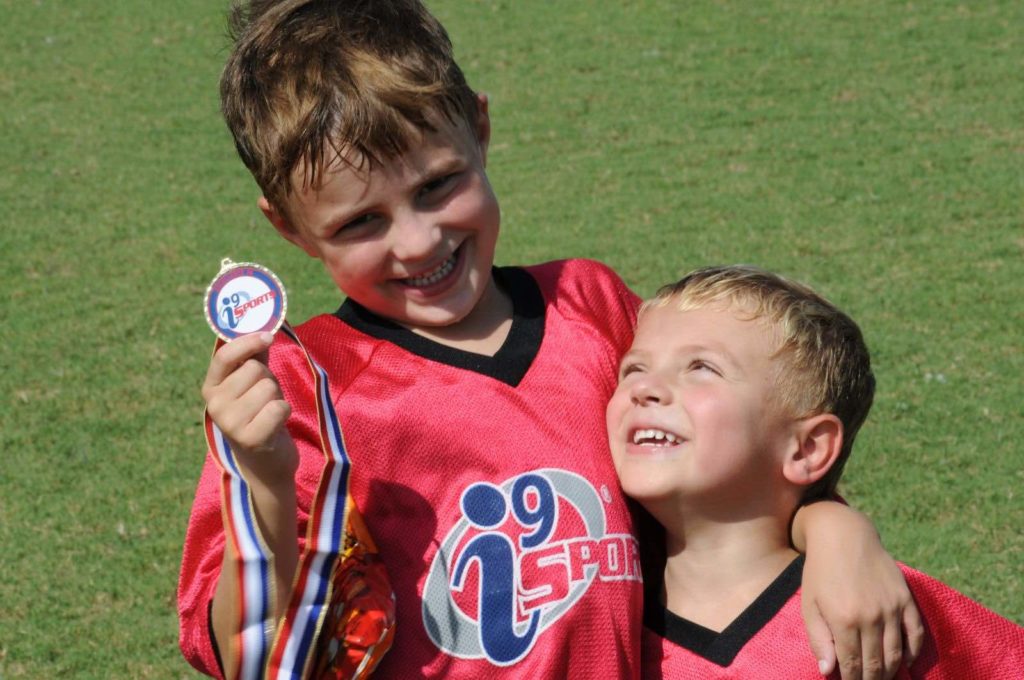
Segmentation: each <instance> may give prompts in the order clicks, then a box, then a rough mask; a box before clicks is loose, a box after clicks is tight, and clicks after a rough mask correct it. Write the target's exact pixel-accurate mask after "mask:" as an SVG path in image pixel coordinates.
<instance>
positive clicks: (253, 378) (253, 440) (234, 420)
mask: <svg viewBox="0 0 1024 680" xmlns="http://www.w3.org/2000/svg"><path fill="white" fill-rule="evenodd" d="M273 339H274V337H273V335H272V334H270V333H256V334H252V335H244V336H242V337H240V338H236V339H235V340H232V341H231V342H229V343H227V344H225V345H224V346H222V347H221V348H220V349H218V350H217V352H216V353H214V355H213V358H212V359H211V360H210V367H209V368H208V369H207V371H206V379H205V380H204V381H203V387H202V394H203V399H205V400H206V410H207V412H208V413H209V414H210V418H212V419H213V422H214V423H216V424H217V427H219V428H220V430H221V432H223V433H224V436H225V437H227V439H228V441H229V442H230V443H231V447H232V450H233V451H234V452H235V455H236V457H237V459H238V462H239V464H240V465H241V466H242V467H243V472H248V473H249V474H246V475H245V477H246V479H247V480H248V481H250V482H253V481H259V482H262V483H263V484H266V485H271V486H272V485H274V483H275V482H280V481H284V480H285V479H287V480H292V479H293V476H294V474H295V467H296V465H297V462H298V456H297V454H296V450H295V443H294V442H293V441H292V439H291V437H290V436H289V435H288V430H287V429H286V428H285V423H286V422H287V420H288V416H289V415H290V414H291V406H290V405H289V404H288V402H287V401H285V399H284V395H283V394H282V393H281V387H280V385H278V382H277V379H276V378H275V377H274V374H273V373H271V372H270V369H269V368H268V367H267V353H268V350H269V348H270V345H271V343H272V342H273Z"/></svg>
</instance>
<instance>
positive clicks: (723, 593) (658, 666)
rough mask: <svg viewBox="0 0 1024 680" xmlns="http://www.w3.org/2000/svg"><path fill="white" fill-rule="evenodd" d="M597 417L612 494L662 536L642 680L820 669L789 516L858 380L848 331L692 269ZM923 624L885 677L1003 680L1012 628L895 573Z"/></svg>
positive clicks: (757, 283)
mask: <svg viewBox="0 0 1024 680" xmlns="http://www.w3.org/2000/svg"><path fill="white" fill-rule="evenodd" d="M619 375H620V379H619V385H618V388H617V389H616V391H615V394H614V395H613V396H612V398H611V400H610V402H609V404H608V409H607V420H608V435H609V441H610V445H611V449H612V456H613V458H614V459H615V465H616V468H617V470H618V473H619V478H620V480H621V481H622V486H623V489H624V490H625V492H626V494H627V495H629V496H631V497H632V498H634V499H636V500H638V501H639V502H640V503H641V504H642V505H643V506H644V507H645V508H646V509H647V510H648V511H649V512H651V513H652V515H654V517H655V518H657V520H658V521H659V522H660V523H661V525H662V526H663V527H664V528H665V539H666V545H665V549H666V554H667V555H668V557H667V559H666V562H665V565H664V571H663V574H662V575H661V577H660V578H659V577H657V576H655V577H652V578H651V579H650V581H651V582H649V583H648V584H647V585H648V588H647V594H646V602H645V624H646V630H645V634H644V647H643V658H644V673H643V675H644V677H649V678H660V677H664V678H700V679H701V680H710V679H714V678H782V677H785V678H793V679H795V680H800V679H801V678H807V679H813V678H819V677H820V671H821V669H820V668H819V666H818V664H817V662H816V660H815V659H814V657H813V655H811V654H809V653H808V645H807V639H806V637H805V636H804V627H803V625H802V622H801V616H800V597H799V592H798V590H799V587H800V581H799V571H800V568H801V565H802V562H803V557H802V556H800V555H798V554H797V552H796V551H795V550H794V549H793V548H792V546H791V545H790V541H789V523H790V520H791V518H792V517H793V514H794V513H795V512H796V510H797V508H799V507H801V505H803V504H806V503H811V502H814V501H816V500H819V499H822V498H830V497H832V496H833V495H834V493H835V490H836V484H837V483H838V481H839V477H840V475H841V474H842V470H843V466H844V464H845V463H846V460H847V459H848V457H849V455H850V451H851V449H852V447H853V441H854V438H855V437H856V435H857V431H858V430H859V429H860V427H861V425H862V424H863V422H864V419H865V418H866V417H867V414H868V410H869V409H870V407H871V402H872V399H873V396H874V389H875V380H874V376H873V374H872V372H871V361H870V358H869V355H868V350H867V347H866V345H865V344H864V340H863V338H862V336H861V332H860V329H859V328H858V327H857V325H856V324H855V323H854V322H853V321H852V320H851V319H850V317H848V316H847V315H846V314H844V313H843V312H841V311H839V310H838V309H836V307H835V306H833V305H832V304H831V303H829V302H828V301H826V300H825V299H824V298H822V297H820V296H819V295H817V294H816V293H814V292H813V291H811V290H810V289H809V288H807V287H805V286H802V285H800V284H797V283H793V282H791V281H788V280H786V279H784V278H782V277H779V276H777V275H774V274H772V273H770V272H766V271H763V270H760V269H756V268H753V267H744V266H733V267H712V268H706V269H700V270H697V271H695V272H692V273H691V274H689V275H687V276H686V277H684V278H683V279H682V280H681V281H679V282H678V283H676V284H674V285H670V286H666V287H664V288H662V289H661V291H659V293H658V294H657V296H655V297H654V298H653V299H652V300H650V301H648V302H646V303H644V305H643V306H642V307H641V310H640V313H639V320H638V326H637V330H636V335H635V337H634V339H633V345H632V347H631V349H630V350H629V351H628V352H627V353H626V355H625V356H624V358H623V360H622V364H621V367H620V374H619ZM903 569H904V572H905V575H906V577H907V580H908V582H909V584H910V587H911V590H912V591H913V593H914V595H915V597H916V599H917V604H918V607H919V608H920V610H921V613H922V615H923V617H924V623H925V627H926V629H927V634H926V637H925V642H924V647H923V649H922V651H921V654H920V656H919V657H918V658H917V660H916V661H915V662H914V663H913V664H912V665H910V666H908V667H907V668H903V669H901V670H900V675H899V677H907V678H921V679H927V680H939V679H948V680H954V679H955V680H963V679H969V678H1008V677H1017V676H1018V675H1019V674H1020V672H1021V669H1022V668H1024V629H1022V628H1020V627H1019V626H1016V625H1015V624H1013V623H1011V622H1010V621H1008V620H1006V619H1003V618H1001V617H999V616H997V615H996V614H993V613H992V612H990V611H988V610H986V609H984V608H983V607H982V606H981V605H979V604H977V603H975V602H972V601H971V600H969V599H967V598H966V597H964V596H962V595H960V594H959V593H956V592H954V591H952V590H951V589H950V588H948V587H946V586H944V585H942V584H941V583H938V582H937V581H934V580H933V579H930V578H928V577H927V576H924V575H923V574H920V573H919V572H916V571H913V570H911V569H909V568H906V567H904V568H903Z"/></svg>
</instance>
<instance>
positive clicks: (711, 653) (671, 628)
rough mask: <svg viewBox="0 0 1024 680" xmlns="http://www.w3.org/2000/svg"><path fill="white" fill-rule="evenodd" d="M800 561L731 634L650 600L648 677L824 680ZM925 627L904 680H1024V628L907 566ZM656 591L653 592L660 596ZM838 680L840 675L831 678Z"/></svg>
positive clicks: (737, 622)
mask: <svg viewBox="0 0 1024 680" xmlns="http://www.w3.org/2000/svg"><path fill="white" fill-rule="evenodd" d="M802 565H803V557H798V558H797V559H796V560H794V561H793V563H792V564H790V566H789V567H788V568H787V569H786V570H785V571H783V573H782V574H781V575H780V576H779V577H778V578H777V579H776V580H775V581H774V582H773V583H772V584H771V585H770V586H768V588H767V589H766V590H765V591H764V592H763V593H762V594H761V595H760V596H759V597H758V599H757V600H755V601H754V602H753V603H752V604H751V605H750V607H748V608H747V609H746V610H745V611H744V612H743V613H742V614H740V616H739V617H737V619H736V620H735V621H733V622H732V623H731V624H729V626H728V627H726V628H725V630H723V631H721V632H715V631H712V630H709V629H707V628H704V627H703V626H700V625H698V624H696V623H693V622H692V621H688V620H686V619H683V618H681V617H678V616H676V615H675V614H673V613H671V612H669V611H668V610H666V609H665V608H664V606H662V605H661V604H660V603H658V602H657V601H656V600H652V599H651V598H649V599H648V601H647V603H646V605H645V607H646V609H645V612H644V623H645V628H644V634H643V637H644V640H643V654H642V656H643V677H645V678H665V679H666V680H668V679H669V678H672V679H679V680H683V679H685V678H693V679H694V680H725V679H726V678H730V679H732V678H787V680H821V673H819V672H818V662H817V660H816V659H815V658H814V654H813V653H812V652H811V646H810V642H809V640H808V638H807V632H806V628H804V622H803V617H802V616H801V613H800V594H799V588H800V570H801V567H802ZM902 568H903V575H904V577H905V578H906V579H907V585H909V586H910V590H911V592H912V593H913V594H914V600H915V601H916V602H917V606H918V609H920V611H921V616H922V618H923V619H924V624H925V641H924V647H923V649H922V651H921V654H920V656H919V657H918V659H917V660H916V661H915V662H914V664H913V666H911V667H910V668H909V669H907V668H901V669H900V671H899V673H898V674H897V675H896V678H897V679H899V680H911V679H912V680H995V679H997V678H999V679H1003V678H1024V628H1021V627H1020V626H1018V625H1016V624H1014V623H1013V622H1011V621H1008V620H1007V619H1004V618H1002V617H1001V616H999V615H997V614H994V613H993V612H991V611H989V610H987V609H985V608H984V607H982V606H981V605H980V604H978V603H977V602H975V601H973V600H971V599H969V598H967V597H965V596H964V595H962V594H960V593H958V592H956V591H955V590H953V589H952V588H950V587H949V586H946V585H945V584H943V583H940V582H938V581H936V580H935V579H933V578H930V577H928V576H925V575H924V574H922V573H921V572H919V571H915V570H913V569H911V568H909V567H906V566H903V567H902ZM655 590H656V589H651V590H650V592H654V591H655ZM831 677H832V678H834V679H835V680H838V678H839V672H838V671H836V672H835V673H834V674H833V675H832V676H831Z"/></svg>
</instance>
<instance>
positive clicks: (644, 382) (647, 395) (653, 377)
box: [629, 373, 672, 406]
mask: <svg viewBox="0 0 1024 680" xmlns="http://www.w3.org/2000/svg"><path fill="white" fill-rule="evenodd" d="M629 398H630V401H632V402H633V404H634V405H636V406H657V405H660V406H664V405H666V404H668V403H670V402H671V401H672V392H671V390H669V389H668V387H667V386H666V385H665V382H664V381H663V380H661V379H660V378H659V377H658V376H657V374H655V373H645V374H644V375H643V376H641V377H640V378H639V379H637V380H636V381H634V383H633V386H632V388H631V390H630V394H629Z"/></svg>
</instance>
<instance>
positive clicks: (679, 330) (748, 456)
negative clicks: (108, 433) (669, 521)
mask: <svg viewBox="0 0 1024 680" xmlns="http://www.w3.org/2000/svg"><path fill="white" fill-rule="evenodd" d="M774 349H775V340H774V338H773V335H772V333H771V331H770V330H769V329H768V328H767V327H765V326H764V325H763V324H761V323H760V322H757V321H747V320H743V319H742V318H738V317H737V316H736V315H735V314H734V313H732V312H730V311H727V310H721V309H712V308H706V309H694V310H690V311H685V312H681V311H678V310H677V309H674V308H672V307H654V308H651V309H648V310H646V311H645V312H643V314H642V315H641V316H640V320H639V324H638V326H637V331H636V336H635V338H634V341H633V346H632V348H631V349H630V351H629V352H628V353H627V354H626V356H625V357H624V358H623V360H622V365H621V371H620V380H619V385H618V388H617V389H616V391H615V393H614V395H613V396H612V398H611V400H610V402H609V404H608V410H607V416H608V436H609V443H610V445H611V450H612V455H613V458H614V461H615V466H616V469H617V471H618V473H619V478H620V481H621V482H622V487H623V489H624V490H625V491H626V493H627V494H629V495H631V496H633V497H635V498H637V499H638V500H640V501H642V502H644V501H651V500H654V501H656V500H659V499H666V498H686V497H692V496H694V495H701V496H702V495H705V494H708V493H714V494H715V495H716V496H721V495H722V494H725V495H726V496H735V495H736V494H744V495H747V496H749V494H751V493H753V492H754V491H755V490H756V489H758V488H769V487H770V486H771V485H769V484H766V483H765V481H766V476H767V475H779V474H780V469H781V466H780V465H779V461H780V458H778V456H775V455H773V452H775V451H780V450H782V447H784V446H785V444H786V442H787V439H786V437H787V435H788V433H789V431H790V430H789V428H788V424H789V423H790V422H791V419H790V418H788V417H787V416H786V414H785V413H783V409H780V408H778V407H777V405H778V400H777V399H776V398H774V393H775V380H776V371H775V366H774V362H773V359H772V356H771V354H772V352H773V351H774ZM724 499H725V498H724V496H723V497H722V498H721V500H724Z"/></svg>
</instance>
